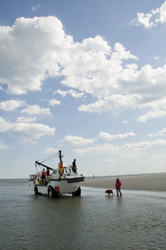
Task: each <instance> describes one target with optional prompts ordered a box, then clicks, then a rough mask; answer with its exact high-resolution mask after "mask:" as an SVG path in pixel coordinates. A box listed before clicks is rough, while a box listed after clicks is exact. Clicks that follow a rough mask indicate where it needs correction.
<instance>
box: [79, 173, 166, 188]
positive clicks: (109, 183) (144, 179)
mask: <svg viewBox="0 0 166 250" xmlns="http://www.w3.org/2000/svg"><path fill="white" fill-rule="evenodd" d="M117 177H118V178H119V179H120V181H121V183H122V187H121V188H122V190H123V189H126V190H146V191H160V192H162V191H166V173H155V174H140V175H128V176H115V177H103V178H92V179H89V180H85V181H84V182H83V183H82V184H81V186H86V187H95V188H105V189H113V190H115V180H116V178H117Z"/></svg>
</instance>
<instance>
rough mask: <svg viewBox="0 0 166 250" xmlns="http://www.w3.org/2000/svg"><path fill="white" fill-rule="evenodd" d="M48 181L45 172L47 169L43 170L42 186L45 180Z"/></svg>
mask: <svg viewBox="0 0 166 250" xmlns="http://www.w3.org/2000/svg"><path fill="white" fill-rule="evenodd" d="M45 179H46V172H45V169H44V168H43V171H42V184H43V180H45Z"/></svg>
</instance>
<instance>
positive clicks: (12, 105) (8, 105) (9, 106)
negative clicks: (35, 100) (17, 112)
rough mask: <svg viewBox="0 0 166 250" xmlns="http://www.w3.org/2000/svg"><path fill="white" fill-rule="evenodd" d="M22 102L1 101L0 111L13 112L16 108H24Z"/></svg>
mask: <svg viewBox="0 0 166 250" xmlns="http://www.w3.org/2000/svg"><path fill="white" fill-rule="evenodd" d="M24 105H25V103H24V101H17V100H9V101H2V102H0V109H3V110H5V111H13V110H14V109H16V108H19V107H21V106H24Z"/></svg>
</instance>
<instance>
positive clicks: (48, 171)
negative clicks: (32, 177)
mask: <svg viewBox="0 0 166 250" xmlns="http://www.w3.org/2000/svg"><path fill="white" fill-rule="evenodd" d="M49 176H50V170H49V168H47V171H46V179H47V181H48V180H49Z"/></svg>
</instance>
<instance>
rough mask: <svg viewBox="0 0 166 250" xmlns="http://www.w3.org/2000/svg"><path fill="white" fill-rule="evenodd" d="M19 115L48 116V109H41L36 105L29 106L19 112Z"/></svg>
mask: <svg viewBox="0 0 166 250" xmlns="http://www.w3.org/2000/svg"><path fill="white" fill-rule="evenodd" d="M20 113H27V114H28V115H50V114H51V113H50V109H49V108H41V107H39V106H38V105H31V106H29V107H28V108H26V109H23V110H21V112H20Z"/></svg>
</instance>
